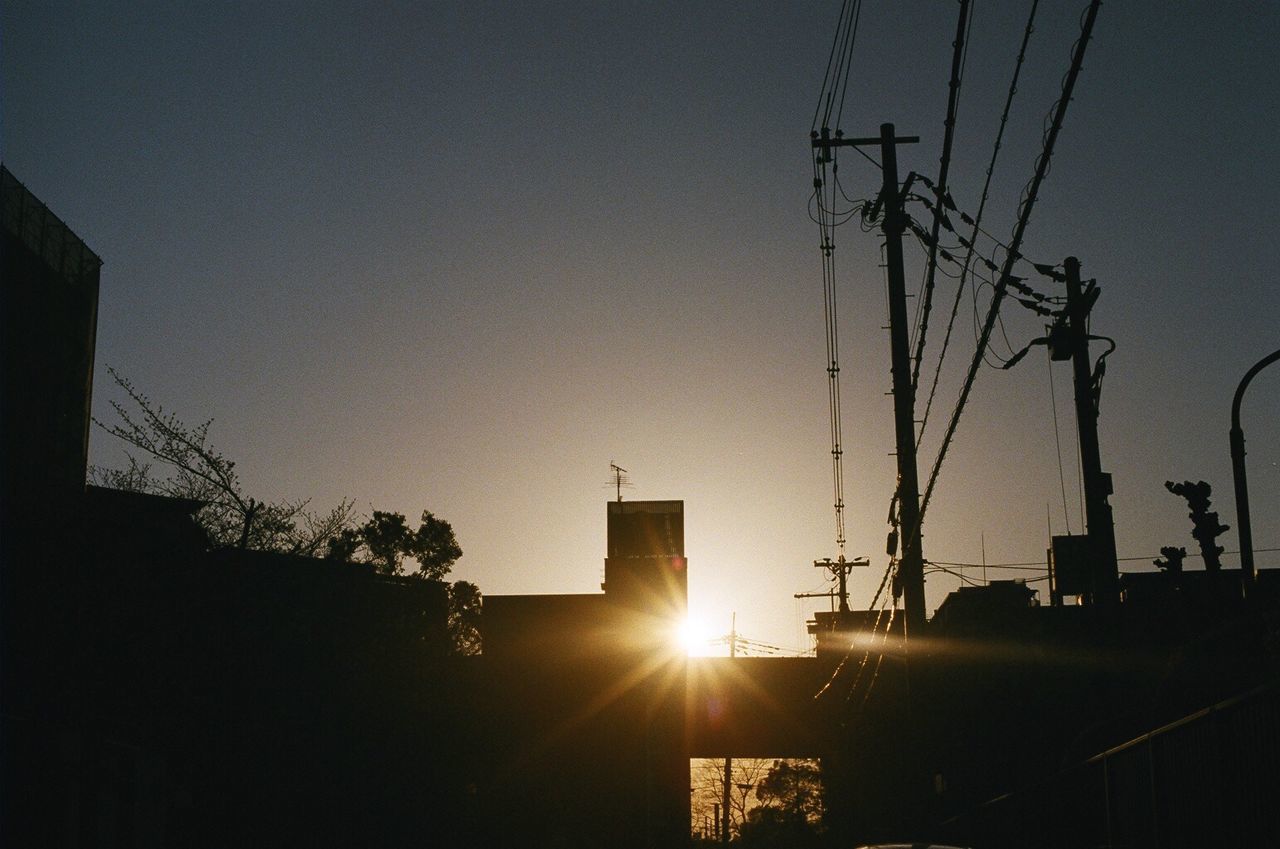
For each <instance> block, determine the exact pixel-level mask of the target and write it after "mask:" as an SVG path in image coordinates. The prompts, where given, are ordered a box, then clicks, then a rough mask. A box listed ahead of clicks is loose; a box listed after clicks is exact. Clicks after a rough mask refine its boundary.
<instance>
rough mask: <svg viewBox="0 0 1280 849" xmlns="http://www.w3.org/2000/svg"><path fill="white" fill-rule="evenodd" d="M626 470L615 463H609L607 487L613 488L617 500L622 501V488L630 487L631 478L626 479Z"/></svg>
mask: <svg viewBox="0 0 1280 849" xmlns="http://www.w3.org/2000/svg"><path fill="white" fill-rule="evenodd" d="M627 474H628V472H627V470H626V469H624V468H622V467H621V466H619V465H618V464H617V463H614V462H612V461H610V463H609V475H610V478H611V479H610V481H609V486H611V487H613V488H614V489H615V490H616V491H617V493H618V500H619V501H621V500H622V488H623V487H624V486H625V487H627V488H630V487H631V478H629V477H627Z"/></svg>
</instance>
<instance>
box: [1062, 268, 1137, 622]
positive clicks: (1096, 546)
mask: <svg viewBox="0 0 1280 849" xmlns="http://www.w3.org/2000/svg"><path fill="white" fill-rule="evenodd" d="M1063 266H1064V267H1065V269H1066V276H1067V307H1066V312H1065V315H1064V317H1063V318H1064V319H1065V325H1064V326H1065V336H1066V339H1065V341H1066V345H1065V348H1066V350H1065V351H1064V350H1061V349H1058V348H1057V347H1056V346H1055V348H1054V350H1053V352H1052V353H1053V355H1054V358H1055V359H1065V358H1066V357H1065V356H1064V355H1065V354H1066V353H1067V351H1069V352H1070V356H1071V365H1072V373H1073V375H1074V378H1075V400H1076V422H1077V428H1076V429H1077V430H1078V431H1079V432H1080V467H1081V472H1082V474H1083V477H1084V511H1085V521H1086V522H1087V523H1088V524H1087V528H1086V530H1087V533H1088V536H1089V554H1090V558H1089V560H1090V562H1089V569H1090V576H1091V577H1090V581H1089V586H1090V590H1091V593H1090V594H1091V596H1092V598H1091V599H1090V601H1091V602H1093V603H1094V604H1116V603H1118V602H1119V601H1120V574H1119V570H1118V568H1117V564H1116V530H1115V523H1114V521H1113V520H1112V517H1111V505H1110V504H1109V503H1108V502H1107V498H1108V496H1110V495H1111V475H1109V474H1107V473H1106V472H1104V471H1102V458H1101V454H1100V453H1099V450H1098V392H1097V389H1096V387H1095V386H1094V380H1093V368H1092V364H1091V363H1090V362H1089V327H1088V324H1089V311H1090V310H1091V309H1092V308H1093V304H1094V302H1095V301H1096V300H1097V299H1098V294H1099V289H1098V288H1097V286H1095V285H1094V284H1092V283H1090V285H1089V288H1088V290H1087V291H1086V290H1084V289H1083V288H1082V287H1081V284H1080V260H1078V259H1076V258H1075V257H1073V256H1069V257H1067V258H1066V260H1064V262H1063Z"/></svg>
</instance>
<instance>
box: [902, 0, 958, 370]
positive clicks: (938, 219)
mask: <svg viewBox="0 0 1280 849" xmlns="http://www.w3.org/2000/svg"><path fill="white" fill-rule="evenodd" d="M969 5H970V0H960V13H959V17H958V19H957V20H956V37H955V41H953V42H952V45H951V46H952V48H953V49H952V54H951V80H950V82H949V83H948V94H947V117H946V120H945V121H943V133H942V157H941V159H940V160H939V164H938V182H937V185H936V188H937V191H938V196H939V201H938V203H937V204H935V205H934V207H933V227H932V229H931V230H930V235H931V238H930V240H929V242H930V247H929V262H928V264H927V265H926V266H925V279H924V297H923V298H922V299H921V301H920V317H919V322H918V324H917V327H918V330H917V333H916V345H915V348H916V353H915V358H914V361H913V363H912V366H911V391H912V393H913V394H914V393H915V391H916V388H917V387H918V386H919V384H920V362H921V360H922V359H923V357H924V345H925V339H926V338H927V336H928V332H929V312H930V310H931V308H932V306H933V284H934V278H935V277H936V275H937V272H938V234H939V232H940V231H941V229H942V218H943V213H942V206H943V204H942V200H941V198H942V197H944V196H945V194H946V191H947V178H948V176H949V174H950V170H951V147H952V144H953V143H954V141H955V129H956V111H957V109H958V108H959V105H960V83H961V81H962V80H963V77H964V64H965V56H966V55H967V51H968V39H967V38H966V37H965V36H966V34H967V32H968V29H969V27H970V26H971V25H972V23H973V17H972V15H970V13H969Z"/></svg>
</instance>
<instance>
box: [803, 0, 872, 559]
mask: <svg viewBox="0 0 1280 849" xmlns="http://www.w3.org/2000/svg"><path fill="white" fill-rule="evenodd" d="M861 10H862V3H861V0H845V2H844V3H843V4H842V6H841V8H840V18H839V20H838V21H837V23H836V34H835V38H834V39H833V41H832V45H831V52H830V54H829V55H828V57H827V68H826V71H825V73H824V75H823V80H822V91H821V92H820V93H819V96H818V106H817V108H816V109H815V111H814V120H813V126H812V127H811V137H814V138H816V137H817V136H818V133H819V125H821V134H822V135H823V136H824V137H826V136H827V135H828V134H829V131H830V126H831V118H832V114H833V113H834V115H835V118H836V124H837V126H838V125H839V121H840V117H841V116H842V115H843V113H844V103H845V98H846V95H847V93H848V86H849V70H850V68H851V66H852V60H853V48H854V44H855V43H856V41H857V35H858V20H859V18H860V16H861ZM838 132H839V131H838V130H837V134H838ZM833 151H834V148H815V149H814V153H813V191H814V198H815V200H816V204H815V213H816V215H814V216H813V217H815V218H816V220H817V223H818V230H819V247H820V250H821V252H822V311H823V323H824V325H825V334H826V354H827V359H826V369H827V405H828V426H829V428H830V435H831V484H832V506H833V508H834V510H835V525H836V528H835V530H836V549H837V555H838V557H839V560H840V561H841V562H843V561H844V560H845V523H844V445H843V425H842V422H841V399H840V333H839V329H840V324H839V311H838V309H837V298H836V265H835V247H836V244H835V230H836V227H837V226H839V225H840V224H843V223H844V222H845V221H847V220H849V218H851V217H852V214H853V212H854V210H856V209H858V207H859V205H858V204H852V205H851V206H850V207H849V208H848V209H846V210H845V211H844V212H841V211H840V210H839V208H838V206H837V204H838V203H839V199H840V198H841V197H844V191H843V189H842V188H841V187H840V186H839V183H838V181H836V180H835V173H836V170H837V169H838V167H839V163H838V161H837V159H836V157H835V155H834V153H833ZM828 165H829V166H830V168H828ZM845 200H846V202H848V198H847V197H846V198H845Z"/></svg>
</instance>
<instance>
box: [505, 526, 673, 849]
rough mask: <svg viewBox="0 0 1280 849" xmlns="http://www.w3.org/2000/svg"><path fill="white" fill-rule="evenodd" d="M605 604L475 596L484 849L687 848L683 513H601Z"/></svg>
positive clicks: (576, 598)
mask: <svg viewBox="0 0 1280 849" xmlns="http://www.w3.org/2000/svg"><path fill="white" fill-rule="evenodd" d="M607 520H608V557H607V558H606V560H605V582H604V587H603V588H604V590H605V591H604V592H603V593H601V594H592V595H547V596H537V595H534V596H487V597H486V598H485V601H484V626H483V627H484V656H483V658H482V662H483V666H484V678H485V680H486V682H487V687H486V688H485V689H487V690H488V691H489V696H490V698H489V699H488V700H487V701H486V702H485V707H486V710H485V713H486V715H487V717H488V720H489V725H488V728H489V731H488V732H487V733H486V734H485V735H484V736H485V738H486V742H485V746H486V750H487V755H488V765H487V768H486V770H485V775H484V778H483V779H482V781H481V783H480V796H481V799H480V804H481V809H482V811H483V814H482V816H481V818H480V819H481V821H482V822H483V823H484V828H485V830H486V834H485V838H486V840H487V841H488V842H489V843H491V844H492V845H517V844H518V845H524V846H565V847H571V846H582V847H587V846H613V847H628V846H635V847H645V846H675V845H680V844H681V843H682V842H683V841H685V840H686V839H687V837H688V822H689V792H688V768H689V767H688V764H689V761H688V758H689V755H688V745H687V742H686V738H685V716H684V706H685V678H686V657H685V654H684V648H683V647H682V646H680V645H679V644H678V643H677V641H676V639H675V638H676V634H677V632H678V628H679V626H680V625H681V624H682V623H683V621H684V619H685V615H686V609H687V597H688V577H687V563H686V561H685V557H684V505H683V502H680V501H633V502H610V503H609V505H608V510H607Z"/></svg>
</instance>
